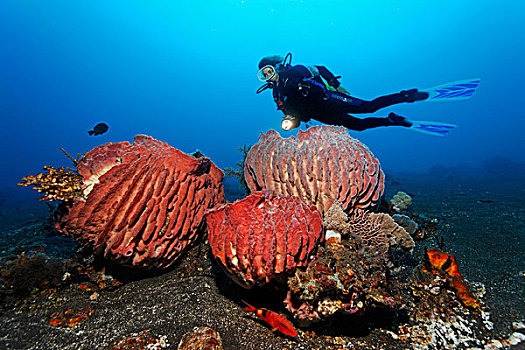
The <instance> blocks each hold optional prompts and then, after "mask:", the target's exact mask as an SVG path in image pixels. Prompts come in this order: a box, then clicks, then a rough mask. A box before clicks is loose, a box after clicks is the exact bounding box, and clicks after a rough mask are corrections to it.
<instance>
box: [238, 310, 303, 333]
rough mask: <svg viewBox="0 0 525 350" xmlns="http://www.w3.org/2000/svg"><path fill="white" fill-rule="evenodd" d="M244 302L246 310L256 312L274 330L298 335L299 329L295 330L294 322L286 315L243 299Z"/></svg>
mask: <svg viewBox="0 0 525 350" xmlns="http://www.w3.org/2000/svg"><path fill="white" fill-rule="evenodd" d="M243 303H245V304H246V306H247V307H245V308H244V311H246V312H255V314H256V315H257V316H259V318H261V319H262V320H263V321H264V322H266V323H268V325H270V327H272V331H276V330H277V331H279V332H281V333H282V334H284V335H287V336H290V337H294V338H295V337H297V331H296V330H295V328H294V326H293V325H292V323H291V322H290V321H288V320H287V319H286V318H285V317H283V316H281V315H279V314H278V313H276V312H273V311H271V310H268V309H256V308H254V307H253V306H251V305H250V304H248V303H247V302H245V301H243Z"/></svg>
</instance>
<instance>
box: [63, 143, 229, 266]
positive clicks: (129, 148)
mask: <svg viewBox="0 0 525 350" xmlns="http://www.w3.org/2000/svg"><path fill="white" fill-rule="evenodd" d="M77 169H78V173H79V174H80V175H81V176H82V178H83V179H82V183H83V195H82V196H83V198H85V199H83V198H77V199H75V200H74V201H73V202H72V203H71V202H69V203H66V204H65V205H64V206H63V207H62V210H61V211H60V212H58V213H57V215H56V224H55V226H56V229H57V230H58V231H59V232H60V233H61V234H63V235H65V236H70V237H73V238H76V239H77V240H79V241H80V242H81V243H82V244H83V245H84V246H88V247H92V248H93V249H94V251H95V253H96V254H98V255H101V256H104V257H105V258H107V259H110V260H113V261H115V262H117V263H119V264H122V265H130V266H138V267H147V268H151V267H160V268H164V267H168V266H170V265H171V264H172V263H173V262H174V261H175V260H176V259H177V258H178V257H179V256H180V255H181V253H182V252H183V251H184V249H185V248H186V247H187V246H189V245H191V244H192V243H193V242H195V241H196V240H197V239H198V237H199V232H200V230H199V229H200V228H201V225H202V221H203V217H204V211H205V210H206V209H207V208H211V207H213V206H214V205H215V204H217V203H221V202H223V201H224V192H223V188H222V183H221V182H222V178H223V173H222V171H221V170H220V169H218V168H217V167H216V166H215V165H214V164H213V163H212V162H211V161H210V160H209V159H208V158H206V157H200V158H195V157H192V156H190V155H187V154H185V153H183V152H181V151H179V150H177V149H175V148H173V147H170V146H169V145H168V144H166V143H163V142H160V141H157V140H155V139H153V138H151V137H148V136H144V135H139V136H136V137H135V140H134V142H133V144H130V143H129V142H120V143H107V144H105V145H102V146H99V147H96V148H95V149H93V150H92V151H90V152H89V153H87V154H86V155H85V156H84V157H83V158H82V159H81V160H80V161H79V162H78V163H77Z"/></svg>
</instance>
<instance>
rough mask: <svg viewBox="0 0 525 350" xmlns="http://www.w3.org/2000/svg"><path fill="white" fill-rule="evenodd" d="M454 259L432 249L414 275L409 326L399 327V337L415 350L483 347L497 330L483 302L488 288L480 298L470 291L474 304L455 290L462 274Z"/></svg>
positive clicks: (409, 306)
mask: <svg viewBox="0 0 525 350" xmlns="http://www.w3.org/2000/svg"><path fill="white" fill-rule="evenodd" d="M451 257H452V256H451V255H449V254H446V253H443V252H441V251H440V250H438V249H432V250H430V251H428V252H427V253H425V256H424V260H423V264H422V265H421V266H419V267H417V268H416V269H414V271H413V273H412V275H411V276H410V279H409V282H408V283H409V288H410V289H411V293H410V297H411V298H412V300H410V301H408V302H407V306H408V307H407V310H408V311H409V323H408V324H404V325H401V326H399V327H398V330H397V336H396V338H399V339H401V340H403V341H406V342H409V343H411V344H412V346H413V347H414V348H418V349H456V348H472V347H476V346H483V344H486V342H487V340H488V339H487V335H488V334H490V332H491V331H492V329H493V324H492V322H490V321H489V317H490V316H489V314H488V313H487V312H485V310H483V309H482V307H481V303H480V302H479V298H481V297H482V296H483V293H484V290H485V288H484V287H483V285H481V286H480V287H479V288H478V290H479V291H478V292H477V298H474V297H473V294H471V293H470V292H469V295H470V297H471V299H470V301H471V302H466V299H465V298H464V295H462V294H461V293H459V292H458V290H456V289H455V288H456V287H455V286H454V283H453V280H454V279H457V278H458V276H460V275H459V273H458V271H457V264H456V263H455V259H452V258H451ZM452 276H455V277H452ZM462 292H464V291H462ZM407 299H410V298H407Z"/></svg>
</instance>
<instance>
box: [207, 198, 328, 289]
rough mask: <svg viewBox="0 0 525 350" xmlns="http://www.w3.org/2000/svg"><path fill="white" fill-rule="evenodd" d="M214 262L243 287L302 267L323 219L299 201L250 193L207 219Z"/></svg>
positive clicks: (320, 231) (320, 235)
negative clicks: (219, 264) (215, 260)
mask: <svg viewBox="0 0 525 350" xmlns="http://www.w3.org/2000/svg"><path fill="white" fill-rule="evenodd" d="M206 223H207V225H208V239H209V242H210V246H211V249H212V252H213V255H214V256H215V258H216V259H217V260H218V261H219V262H220V263H221V265H222V266H223V268H224V270H225V271H226V272H227V273H228V274H229V275H230V277H232V278H233V279H234V280H235V281H236V282H237V283H239V284H240V285H241V286H243V287H245V288H251V287H252V286H254V285H256V284H258V285H261V284H264V283H267V282H269V281H270V280H271V279H272V278H273V277H276V276H278V275H285V274H289V273H291V272H293V270H294V269H295V268H296V267H297V266H306V265H307V263H308V259H309V257H310V255H311V254H312V253H313V252H314V251H315V249H316V247H317V245H318V243H319V242H321V241H322V239H323V228H322V215H321V213H320V212H319V211H318V210H317V209H316V207H315V206H311V205H307V204H306V203H304V202H303V201H301V200H300V199H299V198H297V197H293V196H286V195H277V194H276V193H274V192H272V191H259V192H254V193H252V194H251V195H249V196H248V197H246V198H244V199H242V200H239V201H237V202H235V203H233V204H225V205H221V206H218V207H216V208H214V209H212V210H210V211H209V212H208V213H207V214H206Z"/></svg>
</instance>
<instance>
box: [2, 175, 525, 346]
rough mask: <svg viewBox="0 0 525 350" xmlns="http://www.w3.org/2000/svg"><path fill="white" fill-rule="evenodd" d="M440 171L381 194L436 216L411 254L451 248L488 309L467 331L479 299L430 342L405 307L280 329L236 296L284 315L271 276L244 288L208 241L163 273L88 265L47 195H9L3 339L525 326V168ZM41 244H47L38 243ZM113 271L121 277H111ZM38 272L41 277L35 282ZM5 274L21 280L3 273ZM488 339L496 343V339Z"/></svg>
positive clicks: (490, 331) (497, 331) (230, 340)
mask: <svg viewBox="0 0 525 350" xmlns="http://www.w3.org/2000/svg"><path fill="white" fill-rule="evenodd" d="M439 175H440V176H433V175H428V174H427V175H417V176H416V175H411V174H407V175H395V176H387V193H386V196H387V197H391V196H392V195H393V194H395V193H396V192H397V191H399V190H403V191H405V192H407V193H409V194H410V195H411V196H412V198H413V204H412V210H413V211H414V212H417V213H418V214H420V215H425V216H427V217H428V218H432V219H437V221H438V227H439V231H438V233H437V234H436V235H435V237H433V238H429V239H426V240H424V241H419V242H417V246H416V249H415V250H414V253H413V254H414V258H415V259H414V260H415V261H418V260H421V257H422V255H423V253H424V249H425V248H431V247H436V246H437V245H438V243H437V241H438V240H437V239H435V238H436V237H441V236H442V237H443V242H444V246H443V247H444V250H445V251H447V252H448V253H450V254H453V255H454V256H455V257H456V260H457V262H458V265H459V268H460V270H461V274H462V275H463V277H464V278H465V279H466V282H467V285H468V286H469V287H471V288H472V289H473V291H475V292H477V293H478V294H479V295H481V294H483V296H481V301H482V303H483V304H484V306H483V310H484V311H483V315H484V318H483V317H481V318H480V317H478V318H479V319H482V321H483V322H481V324H474V323H472V324H470V326H471V327H472V329H474V328H475V330H474V331H472V332H471V333H472V334H471V333H469V330H468V325H469V323H468V322H473V319H474V317H473V315H472V314H473V313H475V311H467V312H468V313H469V314H468V315H465V316H462V317H463V318H464V321H465V322H464V323H465V324H466V325H467V327H466V328H467V329H462V327H464V325H462V323H461V322H462V321H461V320H452V321H450V320H449V321H450V322H448V323H446V322H443V320H442V319H436V320H435V322H433V323H432V324H427V326H425V327H427V328H426V331H427V335H428V332H429V331H428V329H430V328H431V329H432V332H434V333H433V334H434V336H435V337H437V338H435V339H434V343H433V342H432V339H431V338H429V339H427V340H425V341H422V340H421V337H420V338H418V337H417V332H416V330H413V332H412V336H403V334H401V333H402V332H400V330H402V329H403V327H402V323H403V321H406V320H404V317H407V316H403V314H394V313H392V312H390V311H388V310H381V309H377V310H369V312H367V313H365V314H364V315H342V314H341V315H338V314H336V315H334V317H332V318H331V319H329V320H328V321H325V322H321V323H316V324H313V325H311V326H309V327H307V328H300V329H301V331H300V332H299V336H298V337H297V338H296V339H290V338H285V337H283V336H282V335H279V333H278V332H272V331H271V329H270V328H269V327H268V326H267V325H266V324H265V323H264V322H262V321H261V320H259V319H258V318H257V317H255V316H254V315H252V314H247V313H246V312H244V311H243V307H244V304H243V303H242V301H246V302H248V303H250V304H252V305H254V306H256V307H266V308H268V309H271V310H274V311H277V312H280V313H282V314H283V315H285V316H289V315H287V313H286V311H285V310H284V307H283V305H282V300H283V299H284V297H285V296H284V295H283V292H282V291H281V290H279V289H276V288H274V287H273V286H272V285H270V286H266V287H259V288H253V289H251V290H245V289H243V288H241V287H239V286H237V285H236V284H235V283H233V282H232V281H231V280H230V279H229V278H228V277H227V276H226V275H225V274H224V273H223V272H222V270H221V269H220V268H219V267H218V266H217V265H216V263H215V262H214V261H213V258H212V256H211V254H210V251H209V248H208V247H207V245H206V242H205V241H202V242H201V243H200V244H199V245H198V246H196V247H195V248H193V249H192V250H191V251H190V252H189V253H188V254H186V255H185V256H184V257H183V259H182V260H181V262H180V263H178V264H177V265H176V266H175V267H173V268H172V269H171V270H170V271H166V272H164V273H162V274H157V275H154V276H153V275H151V274H148V273H141V272H138V271H134V272H132V273H131V274H130V272H129V271H125V270H119V269H113V270H109V269H108V268H106V270H105V271H104V273H105V274H101V273H100V268H99V273H98V274H97V273H94V272H93V271H91V270H90V269H89V266H90V265H92V264H95V265H96V264H97V262H93V261H90V260H86V259H78V258H77V259H74V260H66V257H69V256H71V255H72V254H73V252H74V251H75V244H74V243H73V242H72V241H71V240H66V239H61V238H59V237H55V236H52V235H50V232H51V228H50V226H49V225H48V223H47V216H48V212H47V208H46V206H45V205H44V204H42V203H40V204H42V205H41V206H37V207H35V206H32V207H29V208H28V207H24V205H25V203H23V202H21V203H18V204H16V205H13V203H11V204H10V203H9V202H4V203H3V205H2V208H3V209H2V210H1V215H0V225H1V233H0V252H1V256H0V258H1V259H2V261H1V263H2V264H3V267H2V273H3V275H2V277H3V279H2V281H3V282H2V283H4V285H2V286H1V292H2V295H1V297H2V299H1V301H2V304H1V308H0V312H1V314H0V325H1V327H0V348H5V349H111V348H115V349H117V348H118V349H120V348H122V349H124V348H126V349H133V348H140V347H139V345H137V344H138V341H137V339H139V338H141V339H142V340H143V341H144V344H146V343H147V342H148V341H146V340H148V339H149V343H150V345H149V348H155V346H156V348H158V349H160V348H166V349H177V346H178V344H179V342H180V340H181V338H182V336H183V335H184V334H185V333H187V332H189V331H191V330H192V329H193V328H194V327H196V326H207V327H210V328H212V329H214V330H216V331H218V332H219V334H220V336H221V338H222V343H223V347H224V349H407V348H415V349H420V348H424V346H425V345H426V346H427V348H429V349H433V348H455V347H459V348H461V347H467V346H471V344H472V343H471V342H468V341H463V342H462V341H461V339H448V340H440V339H438V338H439V337H440V334H442V337H443V338H446V337H447V332H449V333H451V334H452V335H450V334H449V336H450V337H454V336H455V337H458V336H464V337H465V339H467V338H469V336H470V337H471V338H475V337H477V338H478V339H480V338H481V339H480V340H479V344H478V345H476V346H477V347H478V348H483V347H486V346H487V344H489V343H490V340H503V339H508V338H509V337H510V336H511V335H512V334H513V333H515V332H517V333H519V334H523V331H524V330H523V329H520V327H521V326H520V322H521V323H523V322H524V321H525V292H524V291H525V259H523V256H524V255H523V252H524V251H525V205H524V202H525V200H524V198H525V197H524V195H525V186H524V184H525V180H524V179H522V178H518V179H516V178H513V179H508V178H498V177H497V176H493V177H491V178H487V177H484V176H483V177H474V176H463V177H460V176H457V175H451V174H439ZM16 208H18V209H16ZM17 246H18V248H16V247H17ZM42 246H45V247H46V248H45V252H43V250H44V248H42ZM40 255H41V256H46V258H45V259H44V260H45V261H43V260H40V262H39V263H35V264H33V265H31V264H29V265H28V264H23V263H20V262H21V261H22V262H27V261H28V260H30V261H33V260H34V257H35V256H40ZM13 256H15V257H16V258H13ZM48 257H51V258H48ZM17 259H18V260H17ZM37 262H38V259H37ZM13 264H19V265H20V266H22V267H25V268H22V267H21V268H19V269H18V270H15V271H17V275H16V276H15V274H14V273H13V272H12V271H13V270H12V269H11V270H9V271H11V272H9V273H8V272H6V271H7V269H6V268H5V267H6V266H11V267H12V265H13ZM413 268H414V266H407V267H406V268H403V269H401V272H400V273H399V279H401V278H402V277H403V271H405V272H406V271H408V270H410V269H413ZM65 271H67V274H65ZM64 275H66V278H65V279H66V280H65V281H63V280H62V279H63V278H64ZM109 276H114V277H116V278H117V279H120V280H123V281H124V283H123V284H120V283H117V282H116V280H114V279H112V278H111V277H109ZM15 277H16V278H15ZM39 277H41V281H40V282H39V283H40V284H38V286H35V283H34V281H35V280H38V278H39ZM12 281H16V282H17V284H16V285H7V283H8V282H12ZM483 292H484V293H483ZM450 297H451V298H452V295H451V296H450ZM462 310H463V309H462ZM423 311H424V310H423ZM463 311H465V310H463ZM469 320H470V321H469ZM454 322H456V323H455V324H454ZM400 326H401V327H400ZM469 334H470V335H469ZM134 336H135V338H133V339H134V341H135V345H131V344H132V343H133V341H131V340H128V342H127V343H126V342H124V343H125V344H127V345H122V344H124V343H123V342H122V340H123V339H131V338H130V337H134ZM411 337H412V338H411ZM454 341H457V342H456V345H454V344H455V343H454ZM119 342H120V343H119ZM153 344H156V345H153ZM490 344H492V345H491V346H494V348H496V347H497V346H498V345H497V343H496V342H494V341H493V342H492V343H490ZM524 344H525V343H523V342H522V343H520V344H518V345H515V346H514V348H520V346H523V345H524ZM126 346H127V347H126ZM133 346H136V347H133ZM143 346H144V348H147V345H143Z"/></svg>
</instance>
